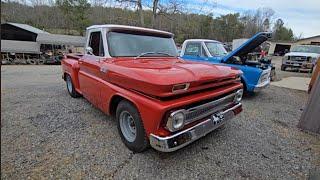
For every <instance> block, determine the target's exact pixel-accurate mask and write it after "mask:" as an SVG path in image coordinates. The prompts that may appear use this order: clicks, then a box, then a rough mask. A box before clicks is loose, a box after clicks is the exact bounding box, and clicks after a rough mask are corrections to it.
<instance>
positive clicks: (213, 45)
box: [205, 42, 227, 56]
mask: <svg viewBox="0 0 320 180" xmlns="http://www.w3.org/2000/svg"><path fill="white" fill-rule="evenodd" d="M205 44H206V46H207V48H208V50H209V52H210V54H211V55H212V56H225V55H226V54H227V51H226V49H225V48H224V47H223V45H222V44H221V43H217V42H205Z"/></svg>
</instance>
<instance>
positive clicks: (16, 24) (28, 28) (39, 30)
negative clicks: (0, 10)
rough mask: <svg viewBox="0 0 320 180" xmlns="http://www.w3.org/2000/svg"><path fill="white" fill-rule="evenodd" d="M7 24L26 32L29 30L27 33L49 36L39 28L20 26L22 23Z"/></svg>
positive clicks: (26, 25)
mask: <svg viewBox="0 0 320 180" xmlns="http://www.w3.org/2000/svg"><path fill="white" fill-rule="evenodd" d="M6 24H10V25H12V26H16V27H18V28H21V29H24V30H27V31H30V32H33V33H36V34H39V33H43V34H49V33H48V32H46V31H43V30H41V29H38V28H35V27H33V26H30V25H28V24H20V23H12V22H7V23H6Z"/></svg>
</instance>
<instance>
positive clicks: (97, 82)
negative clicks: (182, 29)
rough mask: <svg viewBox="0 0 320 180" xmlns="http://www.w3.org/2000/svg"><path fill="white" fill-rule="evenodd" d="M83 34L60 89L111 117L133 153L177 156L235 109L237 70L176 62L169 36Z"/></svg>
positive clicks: (129, 31)
mask: <svg viewBox="0 0 320 180" xmlns="http://www.w3.org/2000/svg"><path fill="white" fill-rule="evenodd" d="M86 35H87V37H86V39H87V40H86V41H87V42H86V47H85V50H86V52H85V54H69V55H66V56H65V57H64V59H63V60H62V62H61V63H62V72H63V74H62V78H63V79H64V80H65V81H66V86H67V91H68V92H69V94H70V95H71V96H72V97H81V96H82V97H84V98H86V99H87V100H88V101H89V102H90V103H92V104H93V105H94V106H95V107H97V108H98V109H100V110H101V111H103V112H104V113H106V114H108V115H111V116H114V117H115V119H116V121H117V127H118V132H119V135H120V137H121V139H122V141H123V143H124V144H125V145H126V146H127V147H128V148H129V149H130V150H132V151H134V152H142V151H144V150H145V149H146V148H147V147H148V146H149V145H151V147H153V148H154V149H156V150H159V151H163V152H170V151H174V150H177V149H179V148H182V147H184V146H186V145H188V144H190V143H191V142H193V141H195V140H197V139H199V138H200V137H202V136H204V135H206V134H207V133H209V132H211V131H213V130H214V129H216V128H218V127H220V126H221V125H223V124H224V123H225V122H226V121H228V120H229V119H232V118H233V117H234V116H236V115H237V114H238V113H240V112H241V111H242V105H241V98H242V92H243V90H242V87H243V86H242V84H241V83H240V76H241V71H239V70H237V69H234V68H232V67H226V66H215V65H208V64H203V63H195V62H188V61H185V60H182V59H180V58H179V57H178V56H177V50H176V47H175V43H174V40H173V34H172V33H169V32H165V31H160V30H155V29H148V28H140V27H133V26H122V25H95V26H90V27H88V28H87V33H86Z"/></svg>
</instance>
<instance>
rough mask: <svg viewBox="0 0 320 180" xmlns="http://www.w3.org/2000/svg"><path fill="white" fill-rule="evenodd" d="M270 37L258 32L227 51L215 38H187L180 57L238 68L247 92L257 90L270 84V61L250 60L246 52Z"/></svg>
mask: <svg viewBox="0 0 320 180" xmlns="http://www.w3.org/2000/svg"><path fill="white" fill-rule="evenodd" d="M270 37H271V34H270V33H267V32H262V33H258V34H256V35H255V36H253V37H252V38H250V39H249V40H247V41H246V42H245V43H243V44H242V45H240V46H239V47H238V48H236V49H235V50H234V51H232V52H230V53H227V51H226V50H225V48H224V46H223V44H222V43H221V42H219V41H216V40H208V39H188V40H186V41H185V42H184V43H183V45H182V50H181V53H180V57H181V58H183V59H185V60H191V61H195V62H202V63H210V64H215V65H225V66H230V67H234V68H237V69H240V70H241V71H242V72H243V74H242V75H241V81H242V83H243V85H244V89H245V90H246V91H248V92H258V91H260V90H261V89H263V88H265V87H267V86H268V85H269V84H270V73H271V70H272V67H271V64H270V63H262V62H258V61H251V60H249V59H248V58H247V55H248V53H250V52H251V51H252V50H254V49H255V48H256V47H258V46H259V45H260V44H262V43H263V42H265V41H266V40H267V39H269V38H270Z"/></svg>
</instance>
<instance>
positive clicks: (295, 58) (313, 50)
mask: <svg viewBox="0 0 320 180" xmlns="http://www.w3.org/2000/svg"><path fill="white" fill-rule="evenodd" d="M319 57H320V46H315V45H296V46H293V47H292V48H291V49H290V52H289V53H286V54H285V55H284V56H283V59H282V65H281V70H282V71H285V70H286V69H287V67H290V68H293V69H299V70H308V71H312V69H313V67H314V65H315V64H316V62H317V60H318V59H319Z"/></svg>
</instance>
